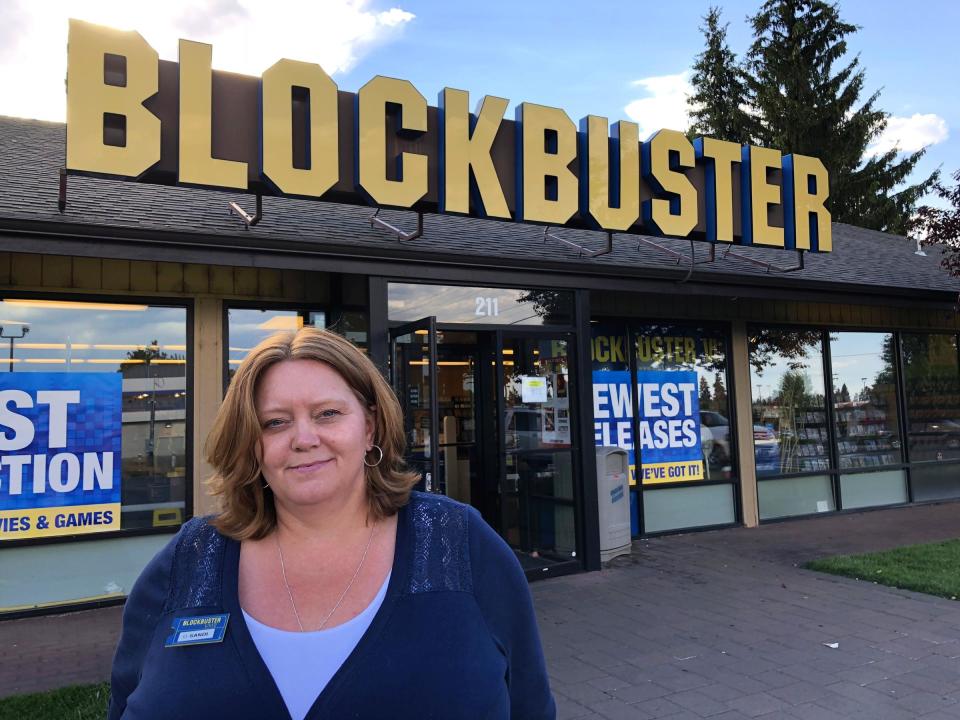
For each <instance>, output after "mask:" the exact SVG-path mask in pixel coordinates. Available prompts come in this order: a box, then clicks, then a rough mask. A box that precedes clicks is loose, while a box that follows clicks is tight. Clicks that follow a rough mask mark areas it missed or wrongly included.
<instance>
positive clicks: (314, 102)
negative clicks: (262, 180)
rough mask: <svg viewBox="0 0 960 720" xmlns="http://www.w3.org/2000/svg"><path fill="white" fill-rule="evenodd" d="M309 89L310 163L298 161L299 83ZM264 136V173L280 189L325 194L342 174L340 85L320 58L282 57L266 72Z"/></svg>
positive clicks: (264, 76)
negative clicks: (318, 61) (295, 111)
mask: <svg viewBox="0 0 960 720" xmlns="http://www.w3.org/2000/svg"><path fill="white" fill-rule="evenodd" d="M294 87H298V88H305V89H306V90H307V92H308V93H309V98H310V109H309V111H308V113H307V117H308V118H309V119H310V127H309V128H308V129H307V148H308V149H309V153H310V156H309V158H308V160H307V162H308V164H307V167H306V169H301V168H295V167H294V166H293V88H294ZM260 92H261V102H260V105H261V108H262V110H261V112H262V115H261V122H262V125H261V142H262V147H263V151H262V152H263V158H262V160H261V163H260V167H261V169H262V171H263V174H264V176H265V177H266V178H267V179H268V180H269V181H270V182H271V183H273V184H274V185H276V187H277V189H278V190H280V192H283V193H288V194H290V195H305V196H309V197H320V196H321V195H323V194H324V193H325V192H326V191H327V190H329V189H330V188H331V187H333V186H334V185H336V184H337V181H338V180H339V179H340V161H339V157H340V156H339V152H338V148H339V143H338V140H339V137H338V134H337V133H338V123H337V85H336V83H335V82H333V80H331V79H330V76H329V75H327V74H326V73H325V72H324V71H323V68H322V67H320V66H319V65H316V64H314V63H305V62H297V61H296V60H280V61H279V62H277V63H275V64H274V65H273V66H272V67H271V68H270V69H269V70H267V71H266V72H265V73H264V74H263V79H262V80H261V85H260Z"/></svg>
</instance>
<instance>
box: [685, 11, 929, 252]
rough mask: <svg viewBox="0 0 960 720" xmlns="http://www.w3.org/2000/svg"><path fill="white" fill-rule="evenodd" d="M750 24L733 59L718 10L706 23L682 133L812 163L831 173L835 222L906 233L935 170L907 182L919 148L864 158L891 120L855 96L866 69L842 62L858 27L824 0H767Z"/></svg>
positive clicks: (876, 95)
mask: <svg viewBox="0 0 960 720" xmlns="http://www.w3.org/2000/svg"><path fill="white" fill-rule="evenodd" d="M749 22H750V24H751V26H752V29H753V38H754V39H753V43H752V44H751V46H750V49H749V51H748V52H747V55H746V58H745V60H744V62H742V63H739V62H738V61H737V58H736V55H735V54H734V53H733V52H732V51H731V50H730V48H729V47H728V45H727V41H726V36H727V25H721V23H720V11H719V10H718V9H717V8H711V9H710V11H709V12H708V13H707V15H706V16H705V17H704V25H703V26H702V30H703V33H704V40H705V48H704V50H703V52H702V53H701V54H700V55H698V56H697V59H696V62H695V63H694V66H693V67H694V74H693V79H692V82H693V84H694V87H695V88H697V89H696V92H695V94H694V95H693V96H691V98H690V99H689V103H690V106H691V113H690V117H691V121H692V125H691V128H690V131H689V134H690V135H691V136H693V135H711V136H713V137H719V138H721V139H724V140H731V141H734V142H741V143H747V142H750V143H753V144H757V145H763V146H766V147H772V148H776V149H778V150H781V151H782V152H783V153H784V154H789V153H798V154H801V155H811V156H813V157H818V158H820V159H821V160H822V161H823V164H824V165H825V166H826V167H827V170H828V171H829V173H830V198H829V200H828V201H827V205H828V208H829V209H830V212H831V214H832V216H833V220H834V221H836V222H845V223H850V224H851V225H857V226H859V227H864V228H870V229H874V230H884V231H886V232H892V233H898V234H901V235H906V234H907V233H908V232H909V231H910V230H911V228H912V221H911V218H912V215H913V212H914V209H915V208H916V205H917V203H918V201H919V200H920V198H921V197H923V195H924V194H925V193H926V192H927V191H929V190H930V189H931V188H932V187H933V186H934V184H935V183H936V182H937V179H938V173H937V172H934V173H933V174H932V175H930V176H929V177H927V178H926V179H924V180H921V181H920V182H918V183H916V184H914V185H906V186H905V185H904V183H905V182H906V181H907V179H908V178H909V176H910V174H911V173H912V172H913V169H914V168H915V167H916V165H917V162H918V161H919V160H920V158H921V157H923V154H924V152H925V150H919V151H917V152H913V153H908V154H905V155H902V154H901V153H899V152H898V151H897V149H896V148H894V149H891V150H889V151H887V152H885V153H883V154H880V155H874V156H870V157H868V156H867V148H868V147H869V145H870V143H871V142H872V141H874V140H875V139H877V138H878V137H879V136H880V134H881V133H882V132H883V131H884V129H885V128H886V126H887V120H888V118H889V115H888V113H886V112H884V111H883V110H881V109H879V108H877V106H876V104H877V100H878V98H879V96H880V93H879V91H877V92H875V93H873V94H872V95H870V96H869V97H868V98H866V100H861V95H862V93H863V91H864V85H865V82H866V75H865V72H864V70H863V68H862V67H861V66H860V60H859V57H856V56H855V57H853V59H851V60H849V61H846V59H845V56H846V55H847V37H848V36H850V35H852V34H853V33H855V32H856V31H857V26H856V25H852V24H850V23H847V22H844V21H843V20H842V19H841V17H840V12H839V9H838V6H837V5H836V4H831V3H829V2H826V1H825V0H765V2H764V3H763V5H762V6H761V7H760V9H759V11H758V12H757V13H756V15H754V16H753V17H752V18H749Z"/></svg>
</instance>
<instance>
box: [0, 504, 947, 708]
mask: <svg viewBox="0 0 960 720" xmlns="http://www.w3.org/2000/svg"><path fill="white" fill-rule="evenodd" d="M958 536H960V504H957V503H945V504H941V505H926V506H920V507H911V508H899V509H895V510H882V511H873V512H865V513H859V514H855V515H837V516H830V517H821V518H814V519H810V520H800V521H794V522H789V523H779V524H775V525H767V526H764V527H761V528H759V529H753V530H746V529H733V530H722V531H715V532H707V533H693V534H689V535H674V536H666V537H661V538H654V539H647V540H641V541H638V542H637V543H636V544H635V552H634V555H633V556H632V557H630V558H629V559H627V558H621V559H618V560H616V561H614V562H613V563H612V564H611V566H610V567H608V568H607V569H605V570H604V571H603V572H600V573H588V574H582V575H575V576H569V577H563V578H557V579H555V580H548V581H544V582H539V583H535V584H534V585H532V589H533V595H534V602H535V605H536V607H537V613H538V616H539V620H540V626H541V632H542V634H543V640H544V649H545V651H546V654H547V662H548V666H549V670H550V675H551V679H552V683H553V689H554V692H555V694H556V696H557V700H558V705H559V709H560V717H561V718H566V719H571V720H572V719H576V718H583V719H584V720H586V719H587V718H606V719H608V720H617V719H619V718H637V719H640V720H644V719H648V718H669V719H670V720H684V719H686V718H704V717H709V718H716V719H717V720H734V719H735V718H765V719H767V720H776V719H777V718H794V719H795V718H810V719H814V718H816V719H823V720H832V719H837V718H871V719H873V718H877V719H879V720H887V719H890V720H893V719H895V718H926V719H928V720H948V719H950V718H952V719H953V720H957V719H958V718H960V603H954V602H951V601H949V600H941V599H937V598H931V597H928V596H924V595H919V594H916V593H909V592H905V591H901V590H893V589H890V588H884V587H882V586H877V585H873V584H872V583H871V584H868V583H862V582H856V581H853V580H846V579H843V578H834V577H830V576H823V575H819V574H817V573H811V572H808V571H805V570H801V569H799V568H798V567H797V564H798V563H801V562H803V561H806V560H808V559H810V558H813V557H820V556H824V555H831V554H835V553H839V552H861V551H869V550H875V549H883V548H887V547H894V546H896V545H905V544H912V543H916V542H927V541H934V540H939V539H945V538H948V537H958ZM958 571H960V569H958ZM119 618H120V609H119V608H107V609H102V610H94V611H88V612H82V613H72V614H68V615H59V616H52V617H51V616H48V617H44V618H26V619H21V620H11V621H4V622H0V657H2V658H3V660H2V662H0V697H2V696H5V695H9V694H14V693H18V692H29V691H34V690H40V689H47V688H51V687H57V686H60V685H66V684H74V683H83V682H94V681H97V680H103V679H106V678H107V676H108V675H109V667H110V660H111V655H112V650H113V645H114V644H115V642H116V637H117V631H118V629H119ZM824 643H838V647H837V648H836V649H833V648H830V647H827V646H826V645H825V644H824Z"/></svg>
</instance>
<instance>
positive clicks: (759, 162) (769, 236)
mask: <svg viewBox="0 0 960 720" xmlns="http://www.w3.org/2000/svg"><path fill="white" fill-rule="evenodd" d="M741 158H742V164H741V166H740V204H741V207H742V210H741V215H740V222H741V223H742V225H743V244H744V245H772V246H774V247H783V228H778V227H774V226H773V225H771V224H770V220H769V217H768V211H769V208H770V206H771V205H779V204H780V203H781V199H780V198H781V195H780V188H779V187H777V186H776V185H771V184H770V182H769V181H768V180H767V172H768V171H769V170H779V169H780V151H779V150H772V149H770V148H763V147H756V146H754V145H744V146H743V150H742V154H741Z"/></svg>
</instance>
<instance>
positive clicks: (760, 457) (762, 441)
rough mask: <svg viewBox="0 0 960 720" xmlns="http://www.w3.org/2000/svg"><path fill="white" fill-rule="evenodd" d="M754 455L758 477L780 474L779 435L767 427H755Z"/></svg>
mask: <svg viewBox="0 0 960 720" xmlns="http://www.w3.org/2000/svg"><path fill="white" fill-rule="evenodd" d="M753 455H754V458H755V460H756V463H757V475H773V474H775V473H778V472H780V442H779V441H778V440H777V434H776V433H775V432H774V431H773V430H771V429H770V428H768V427H766V426H765V425H754V426H753Z"/></svg>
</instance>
